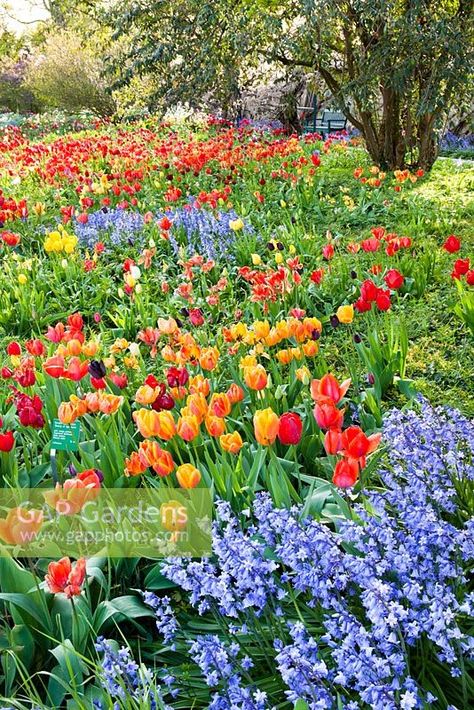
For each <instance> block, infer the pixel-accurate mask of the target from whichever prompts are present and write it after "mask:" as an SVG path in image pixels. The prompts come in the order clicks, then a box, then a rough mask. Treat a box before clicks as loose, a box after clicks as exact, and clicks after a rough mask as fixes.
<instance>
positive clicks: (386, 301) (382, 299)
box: [375, 288, 392, 311]
mask: <svg viewBox="0 0 474 710" xmlns="http://www.w3.org/2000/svg"><path fill="white" fill-rule="evenodd" d="M375 302H376V304H377V308H378V309H379V310H380V311H388V310H389V308H390V306H391V305H392V303H391V301H390V291H384V290H383V289H382V288H380V289H379V292H378V293H377V298H376V299H375Z"/></svg>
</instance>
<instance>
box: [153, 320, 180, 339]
mask: <svg viewBox="0 0 474 710" xmlns="http://www.w3.org/2000/svg"><path fill="white" fill-rule="evenodd" d="M158 330H159V331H160V333H164V334H165V335H171V334H172V333H175V332H176V331H177V330H178V324H177V323H176V321H175V319H174V318H168V319H165V318H158Z"/></svg>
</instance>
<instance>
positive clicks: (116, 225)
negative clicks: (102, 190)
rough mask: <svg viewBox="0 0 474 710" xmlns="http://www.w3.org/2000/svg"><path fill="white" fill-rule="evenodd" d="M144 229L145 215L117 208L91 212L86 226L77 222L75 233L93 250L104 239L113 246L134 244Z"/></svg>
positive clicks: (81, 241)
mask: <svg viewBox="0 0 474 710" xmlns="http://www.w3.org/2000/svg"><path fill="white" fill-rule="evenodd" d="M143 227H144V221H143V215H141V214H140V212H135V211H133V210H123V209H120V208H119V207H117V208H116V209H109V208H108V207H103V208H102V209H100V210H98V211H97V212H90V213H89V215H88V221H87V222H86V224H81V223H80V222H78V221H77V220H76V223H75V226H74V231H75V234H76V236H77V238H78V239H79V241H80V243H81V244H82V245H83V246H85V247H88V248H89V249H92V248H93V247H94V246H95V245H96V244H97V242H100V241H102V240H103V239H104V238H107V240H109V241H110V243H111V244H112V245H113V246H119V245H121V244H126V243H129V244H133V243H134V241H135V239H136V238H137V237H138V236H139V235H140V234H141V232H142V231H143Z"/></svg>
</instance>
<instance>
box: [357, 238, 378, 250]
mask: <svg viewBox="0 0 474 710" xmlns="http://www.w3.org/2000/svg"><path fill="white" fill-rule="evenodd" d="M360 245H361V247H362V249H363V250H364V251H366V252H370V251H378V250H379V248H380V240H379V239H376V238H375V237H369V239H364V241H362V242H361V243H360Z"/></svg>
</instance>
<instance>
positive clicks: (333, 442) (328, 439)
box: [324, 429, 342, 456]
mask: <svg viewBox="0 0 474 710" xmlns="http://www.w3.org/2000/svg"><path fill="white" fill-rule="evenodd" d="M324 448H325V450H326V453H327V454H328V455H330V456H335V454H337V453H338V452H339V451H340V450H341V449H342V440H341V432H340V431H339V429H329V431H327V432H326V436H325V437H324Z"/></svg>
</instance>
